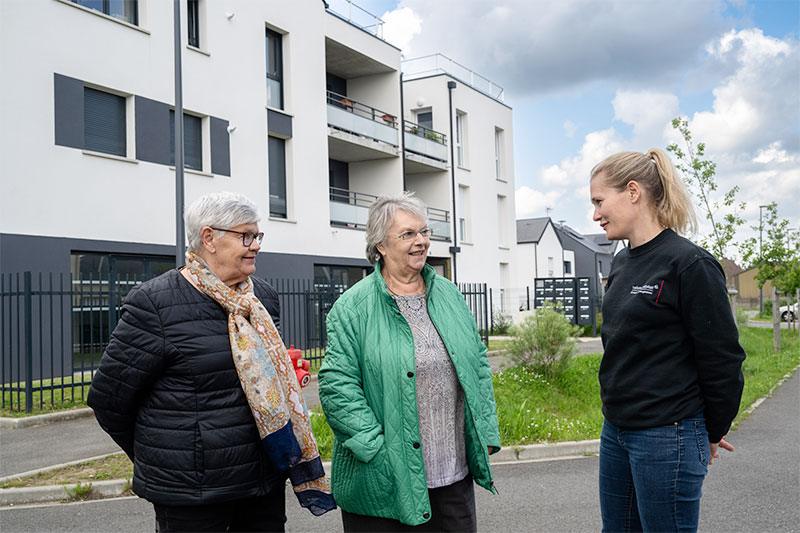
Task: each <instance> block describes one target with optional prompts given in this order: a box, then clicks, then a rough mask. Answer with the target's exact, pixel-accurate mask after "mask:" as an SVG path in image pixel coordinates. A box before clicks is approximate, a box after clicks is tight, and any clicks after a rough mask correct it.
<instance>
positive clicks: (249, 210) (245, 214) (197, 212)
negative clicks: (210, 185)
mask: <svg viewBox="0 0 800 533" xmlns="http://www.w3.org/2000/svg"><path fill="white" fill-rule="evenodd" d="M259 220H261V218H260V217H259V216H258V208H257V207H256V204H254V203H253V202H252V201H251V200H250V199H249V198H248V197H246V196H244V195H242V194H237V193H233V192H228V191H222V192H213V193H210V194H205V195H203V196H201V197H200V198H198V199H197V200H195V201H194V202H192V205H190V206H189V207H188V208H187V209H186V237H187V238H188V241H189V250H192V251H193V252H196V251H198V250H200V248H201V246H202V236H201V234H200V232H201V230H202V229H203V228H204V227H205V226H213V227H217V228H224V229H228V228H232V227H234V226H238V225H239V224H255V223H257V222H258V221H259Z"/></svg>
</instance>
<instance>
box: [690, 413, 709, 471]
mask: <svg viewBox="0 0 800 533" xmlns="http://www.w3.org/2000/svg"><path fill="white" fill-rule="evenodd" d="M694 434H695V436H696V437H697V450H698V452H699V454H700V463H701V464H702V465H703V466H708V461H709V459H710V457H711V448H710V446H709V443H708V431H706V423H705V422H704V421H702V420H695V422H694Z"/></svg>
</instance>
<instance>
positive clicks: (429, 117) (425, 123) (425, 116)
mask: <svg viewBox="0 0 800 533" xmlns="http://www.w3.org/2000/svg"><path fill="white" fill-rule="evenodd" d="M417 124H419V125H420V126H422V127H423V128H425V129H428V130H432V129H433V111H430V110H428V111H417Z"/></svg>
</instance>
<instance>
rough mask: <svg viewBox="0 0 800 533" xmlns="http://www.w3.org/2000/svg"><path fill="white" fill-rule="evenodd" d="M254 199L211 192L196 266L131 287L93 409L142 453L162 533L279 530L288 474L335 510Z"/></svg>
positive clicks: (136, 476) (144, 478)
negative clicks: (262, 257) (262, 256)
mask: <svg viewBox="0 0 800 533" xmlns="http://www.w3.org/2000/svg"><path fill="white" fill-rule="evenodd" d="M258 220H259V217H258V212H257V209H256V207H255V205H254V204H253V203H252V202H251V201H250V200H248V199H247V198H245V197H244V196H240V195H236V194H232V193H215V194H209V195H206V196H203V197H202V198H200V199H198V200H197V201H196V202H194V203H193V204H192V205H191V206H190V207H189V209H188V210H187V213H186V229H187V235H188V239H189V252H188V253H187V254H186V266H184V267H183V268H181V269H176V270H172V271H170V272H167V273H165V274H163V275H161V276H159V277H157V278H155V279H152V280H150V281H148V282H146V283H143V284H142V285H140V286H139V287H137V288H135V289H133V290H132V291H131V292H130V293H129V294H128V296H127V297H126V299H125V303H124V305H123V308H122V314H121V318H120V322H119V323H118V324H117V326H116V328H115V329H114V332H113V334H112V337H111V340H110V342H109V344H108V347H107V348H106V351H105V353H104V354H103V358H102V360H101V361H100V368H99V369H98V371H97V373H96V374H95V376H94V379H93V380H92V387H91V390H90V391H89V399H88V403H89V405H90V406H91V407H92V409H94V412H95V416H96V417H97V421H98V422H99V423H100V426H101V427H102V428H103V429H104V430H105V431H106V432H107V433H108V434H109V435H110V436H111V437H112V438H113V439H114V441H116V443H117V444H119V446H120V447H121V448H122V449H123V451H125V453H126V454H127V455H128V457H130V459H131V460H132V461H133V491H134V492H135V493H136V494H138V495H139V496H141V497H142V498H144V499H146V500H149V501H150V502H151V503H152V504H153V506H154V508H155V515H156V523H157V530H158V531H283V530H284V523H285V522H286V514H285V501H284V500H285V491H284V486H285V482H286V479H287V477H288V478H290V479H291V481H292V485H293V486H294V491H295V494H296V496H297V498H298V499H299V501H300V504H301V505H302V506H303V507H306V508H308V509H309V510H310V511H311V512H312V513H314V514H322V513H324V512H326V511H328V510H330V509H332V508H334V507H335V505H334V503H333V499H332V496H331V495H330V491H329V489H328V483H327V480H326V478H325V475H324V472H323V470H322V463H321V461H320V457H319V453H318V452H317V446H316V442H315V440H314V435H313V434H312V432H311V427H310V425H309V421H308V413H307V410H306V407H305V404H304V402H303V398H302V396H301V393H300V387H299V385H298V383H297V378H296V376H295V373H294V371H293V369H292V364H291V361H290V359H289V356H288V355H287V353H286V348H285V346H284V344H283V342H282V341H281V338H280V335H279V333H278V329H277V326H278V324H279V315H280V309H279V303H278V295H277V293H276V292H275V290H274V289H273V288H272V287H270V286H269V285H268V284H267V283H266V282H264V281H262V280H260V279H258V278H255V277H253V274H254V273H255V268H256V266H255V264H256V256H257V254H258V252H259V250H260V249H261V240H262V238H263V237H264V234H263V233H261V232H260V231H259V228H258Z"/></svg>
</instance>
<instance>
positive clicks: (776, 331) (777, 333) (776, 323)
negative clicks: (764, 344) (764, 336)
mask: <svg viewBox="0 0 800 533" xmlns="http://www.w3.org/2000/svg"><path fill="white" fill-rule="evenodd" d="M778 307H780V303H779V300H778V289H776V288H775V287H774V286H773V287H772V351H774V352H775V353H778V352H780V351H781V315H780V314H779V311H778Z"/></svg>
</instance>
